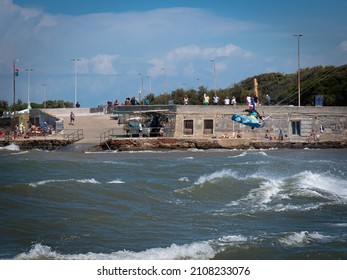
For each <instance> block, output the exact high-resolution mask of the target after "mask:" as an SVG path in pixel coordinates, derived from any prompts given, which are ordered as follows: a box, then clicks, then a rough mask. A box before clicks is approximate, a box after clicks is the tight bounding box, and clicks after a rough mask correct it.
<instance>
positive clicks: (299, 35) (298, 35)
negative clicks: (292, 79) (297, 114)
mask: <svg viewBox="0 0 347 280" xmlns="http://www.w3.org/2000/svg"><path fill="white" fill-rule="evenodd" d="M293 36H296V37H298V106H299V107H300V91H301V89H300V37H301V36H303V35H302V34H295V35H293Z"/></svg>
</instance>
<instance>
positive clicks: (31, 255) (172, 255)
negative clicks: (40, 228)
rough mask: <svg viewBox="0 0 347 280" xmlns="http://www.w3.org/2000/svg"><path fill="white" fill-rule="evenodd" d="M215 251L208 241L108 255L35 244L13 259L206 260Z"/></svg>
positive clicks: (124, 251)
mask: <svg viewBox="0 0 347 280" xmlns="http://www.w3.org/2000/svg"><path fill="white" fill-rule="evenodd" d="M216 253H217V251H215V250H214V249H213V248H212V246H211V245H210V243H209V242H208V241H201V242H194V243H191V244H184V245H180V246H179V245H176V244H172V245H171V246H170V247H167V248H151V249H148V250H145V251H141V252H133V251H127V250H123V251H117V252H112V253H109V254H104V253H92V252H89V253H86V254H60V253H58V252H56V251H53V250H52V249H51V248H50V247H48V246H45V245H42V244H40V243H38V244H35V245H34V246H33V247H32V248H31V249H30V251H29V252H28V253H22V254H19V255H17V256H16V257H15V259H22V260H35V259H41V260H42V259H56V260H180V259H192V260H207V259H210V258H213V257H214V256H215V254H216Z"/></svg>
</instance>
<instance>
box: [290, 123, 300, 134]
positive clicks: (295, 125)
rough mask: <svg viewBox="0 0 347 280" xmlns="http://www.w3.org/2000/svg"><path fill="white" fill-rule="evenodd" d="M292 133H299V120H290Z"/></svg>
mask: <svg viewBox="0 0 347 280" xmlns="http://www.w3.org/2000/svg"><path fill="white" fill-rule="evenodd" d="M292 135H298V136H300V135H301V121H292Z"/></svg>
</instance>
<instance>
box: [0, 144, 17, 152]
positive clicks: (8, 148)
mask: <svg viewBox="0 0 347 280" xmlns="http://www.w3.org/2000/svg"><path fill="white" fill-rule="evenodd" d="M0 150H7V151H20V148H19V146H18V145H16V144H14V143H11V144H10V145H8V146H5V147H0Z"/></svg>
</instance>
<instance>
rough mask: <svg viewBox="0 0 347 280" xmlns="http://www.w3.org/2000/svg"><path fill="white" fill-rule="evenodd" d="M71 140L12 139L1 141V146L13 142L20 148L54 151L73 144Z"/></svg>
mask: <svg viewBox="0 0 347 280" xmlns="http://www.w3.org/2000/svg"><path fill="white" fill-rule="evenodd" d="M72 143H73V142H72V141H70V140H58V139H49V140H47V139H46V140H45V139H35V140H11V141H0V147H5V146H8V145H11V144H15V145H17V146H18V147H19V149H20V150H33V149H39V150H46V151H54V150H58V149H60V148H62V147H65V146H67V145H70V144H72Z"/></svg>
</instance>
